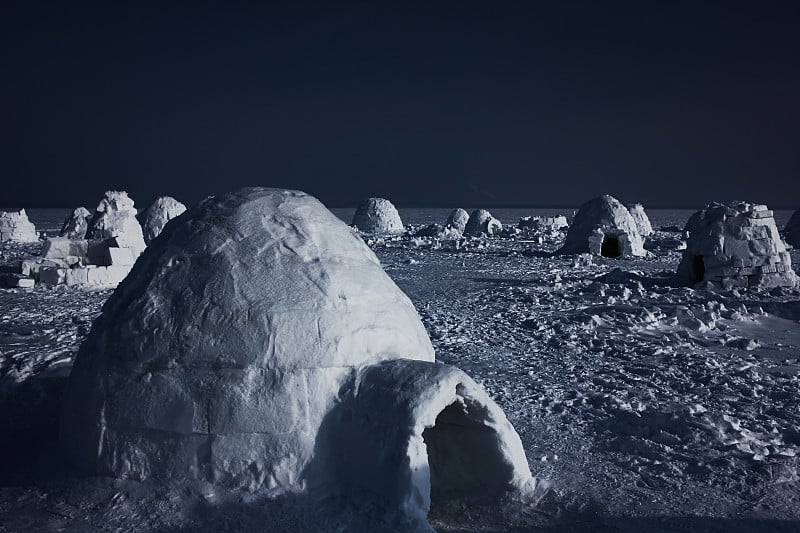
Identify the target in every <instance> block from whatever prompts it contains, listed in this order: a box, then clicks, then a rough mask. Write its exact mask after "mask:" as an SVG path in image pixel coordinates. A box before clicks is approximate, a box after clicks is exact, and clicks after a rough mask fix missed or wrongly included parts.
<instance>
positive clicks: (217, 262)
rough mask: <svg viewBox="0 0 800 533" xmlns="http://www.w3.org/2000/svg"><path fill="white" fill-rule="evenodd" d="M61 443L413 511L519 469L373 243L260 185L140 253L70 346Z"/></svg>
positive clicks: (116, 462)
mask: <svg viewBox="0 0 800 533" xmlns="http://www.w3.org/2000/svg"><path fill="white" fill-rule="evenodd" d="M389 361H390V362H391V363H388V362H389ZM427 428H433V429H431V430H430V431H429V433H428V434H427V435H430V437H429V438H428V437H426V434H425V431H426V430H427ZM436 428H439V429H436ZM355 435H360V436H358V437H356V436H355ZM61 441H62V447H63V449H64V450H65V452H66V453H67V455H68V457H69V458H70V459H71V461H73V462H74V463H75V464H76V465H78V466H80V467H82V468H83V469H85V470H87V471H89V472H94V473H99V474H111V475H114V476H117V477H123V478H135V479H144V478H156V479H162V480H180V479H199V480H204V481H208V482H211V483H214V484H218V485H221V486H225V487H228V488H232V489H246V490H258V489H263V488H268V489H277V490H289V491H296V490H302V489H304V488H310V489H312V490H316V491H318V494H332V493H345V494H352V495H354V496H355V495H360V496H361V497H363V498H366V499H367V501H368V502H369V504H370V506H374V505H375V504H377V505H379V506H385V508H386V509H387V510H388V511H389V512H392V511H396V512H398V513H399V515H400V516H403V517H405V518H406V519H408V520H411V521H412V522H413V521H417V522H418V521H419V520H420V519H421V518H424V515H425V513H426V512H427V508H428V504H429V501H430V497H429V494H430V490H431V489H432V490H433V492H434V495H436V494H437V493H438V492H441V493H442V494H443V495H449V494H450V493H451V492H452V491H453V490H455V489H457V488H458V487H459V486H461V487H464V488H466V489H470V490H471V489H476V490H477V489H480V490H484V489H486V490H489V489H497V490H499V489H501V488H502V489H508V488H513V487H521V486H522V485H524V484H525V482H527V481H528V480H530V479H531V475H530V471H529V470H528V468H527V464H526V463H525V458H524V453H523V451H522V447H521V444H520V443H519V438H518V437H517V435H516V433H515V432H514V430H513V428H511V426H510V424H509V423H508V421H507V420H506V419H505V416H504V415H503V413H502V412H501V411H500V409H499V408H498V407H497V406H496V405H495V404H494V403H493V402H492V401H491V399H489V398H488V396H486V394H485V393H484V392H483V391H482V390H481V389H480V387H478V386H477V385H475V383H474V382H472V381H471V380H470V379H469V378H468V377H467V376H466V375H464V374H463V373H462V372H460V371H458V370H456V369H454V368H452V367H447V366H443V365H438V364H435V363H434V362H433V349H432V347H431V343H430V340H429V338H428V335H427V333H426V331H425V329H424V327H423V326H422V323H421V322H420V319H419V316H418V315H417V313H416V310H415V309H414V307H413V305H412V304H411V302H410V300H409V299H408V298H407V297H406V296H405V294H403V292H402V291H400V289H399V288H398V287H397V286H396V285H395V284H394V283H393V282H392V280H391V279H390V278H389V277H388V276H387V275H386V274H385V273H384V272H383V270H382V269H381V266H380V263H379V261H378V259H377V258H376V256H375V255H374V253H373V252H372V251H371V250H370V249H369V248H368V247H367V246H366V245H365V244H364V242H363V241H362V240H361V239H360V238H359V237H358V236H357V235H356V234H355V233H354V232H353V231H352V230H351V229H350V228H349V227H347V226H346V225H345V224H344V223H342V222H341V221H339V220H338V219H337V218H336V217H335V216H334V215H333V214H331V213H330V212H329V211H328V210H327V209H325V207H324V206H323V205H322V204H321V203H319V202H318V201H317V200H316V199H314V198H312V197H310V196H308V195H306V194H304V193H302V192H297V191H284V190H275V189H258V188H254V189H244V190H241V191H238V192H234V193H229V194H225V195H222V196H220V197H216V198H209V199H207V200H205V201H203V202H201V203H200V204H199V205H198V206H197V207H195V208H193V209H191V210H190V211H189V212H187V213H186V214H185V215H184V216H182V217H181V218H180V219H179V220H178V221H175V222H174V223H171V224H168V225H167V226H166V227H165V229H164V232H163V233H162V234H161V236H160V237H159V238H158V239H156V240H154V241H153V243H152V244H151V245H150V247H149V248H148V249H147V250H145V252H144V253H143V254H142V256H141V257H140V258H139V260H138V261H137V263H136V265H135V266H134V268H133V270H132V271H131V273H130V275H129V276H128V277H127V278H126V279H125V280H124V281H123V282H122V283H121V284H120V286H119V287H118V288H117V290H116V291H115V292H114V294H113V295H112V297H111V298H110V299H109V300H108V302H107V303H106V305H105V306H104V307H103V313H102V315H101V316H100V317H99V318H98V319H97V320H96V321H95V323H94V325H93V327H92V330H91V332H90V334H89V336H88V338H87V339H86V341H85V342H84V343H83V345H82V346H81V349H80V351H79V353H78V356H77V358H76V360H75V365H74V368H73V371H72V375H71V377H70V383H69V386H68V389H67V393H66V398H65V403H64V412H63V416H62V433H61ZM426 443H428V444H427V446H428V449H427V454H426ZM445 450H446V451H445ZM453 465H461V466H458V467H456V466H453ZM428 466H429V467H430V468H431V469H432V470H431V472H430V473H426V472H425V471H424V470H425V469H426V468H427V467H428ZM426 476H427V477H426ZM458 476H463V477H465V478H466V479H467V481H464V480H463V479H461V478H459V477H458ZM350 481H352V484H351V483H350ZM373 490H374V492H373ZM351 491H355V492H351ZM378 500H380V501H378Z"/></svg>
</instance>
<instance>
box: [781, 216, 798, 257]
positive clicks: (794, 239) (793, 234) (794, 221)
mask: <svg viewBox="0 0 800 533" xmlns="http://www.w3.org/2000/svg"><path fill="white" fill-rule="evenodd" d="M783 234H784V236H785V237H786V242H787V243H789V244H791V245H792V246H794V247H795V248H800V209H798V210H797V211H795V212H794V214H792V216H791V218H790V219H789V222H787V223H786V228H784V230H783Z"/></svg>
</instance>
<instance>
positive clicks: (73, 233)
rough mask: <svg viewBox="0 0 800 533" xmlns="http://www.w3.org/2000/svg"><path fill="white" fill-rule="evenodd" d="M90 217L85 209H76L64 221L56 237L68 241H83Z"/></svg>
mask: <svg viewBox="0 0 800 533" xmlns="http://www.w3.org/2000/svg"><path fill="white" fill-rule="evenodd" d="M91 217H92V214H91V213H90V212H89V210H88V209H86V208H85V207H76V208H75V209H73V210H72V212H71V213H70V214H69V216H68V217H67V219H66V220H65V221H64V224H63V225H62V226H61V231H60V232H59V233H58V236H59V237H66V238H68V239H85V238H86V231H87V230H88V229H89V220H90V219H91Z"/></svg>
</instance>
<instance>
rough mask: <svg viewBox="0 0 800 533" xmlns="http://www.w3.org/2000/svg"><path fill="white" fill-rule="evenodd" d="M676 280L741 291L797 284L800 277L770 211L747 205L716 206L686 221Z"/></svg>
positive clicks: (710, 206) (714, 204) (688, 283)
mask: <svg viewBox="0 0 800 533" xmlns="http://www.w3.org/2000/svg"><path fill="white" fill-rule="evenodd" d="M685 231H686V232H688V234H689V237H688V239H687V241H686V249H685V250H684V252H683V257H682V258H681V263H680V265H678V272H677V278H678V281H679V282H681V283H684V284H687V285H694V284H695V283H699V282H701V281H712V282H718V283H723V284H728V285H733V286H739V287H761V288H768V287H779V286H793V285H795V284H796V283H797V276H796V275H795V273H794V270H792V259H791V257H790V256H789V252H787V251H786V246H785V245H784V244H783V241H782V240H781V237H780V235H779V234H778V228H777V226H776V225H775V219H774V218H773V216H772V211H770V210H769V209H767V206H765V205H755V204H749V203H746V202H732V203H728V204H721V203H713V204H709V205H707V206H706V207H705V209H703V210H701V211H698V212H696V213H695V214H693V215H692V216H691V217H690V218H689V221H688V222H687V223H686V228H685Z"/></svg>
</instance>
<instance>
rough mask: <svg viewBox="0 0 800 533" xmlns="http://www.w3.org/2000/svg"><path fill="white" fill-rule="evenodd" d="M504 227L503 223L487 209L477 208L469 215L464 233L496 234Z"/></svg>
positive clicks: (473, 234) (475, 234)
mask: <svg viewBox="0 0 800 533" xmlns="http://www.w3.org/2000/svg"><path fill="white" fill-rule="evenodd" d="M502 229H503V224H502V223H501V222H500V221H499V220H497V219H496V218H494V217H493V216H492V214H491V213H490V212H489V211H487V210H486V209H476V210H475V211H473V212H472V214H471V215H470V216H469V220H467V224H466V225H465V227H464V235H472V236H476V237H477V236H480V235H494V234H495V233H499V232H500V231H501V230H502Z"/></svg>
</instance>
